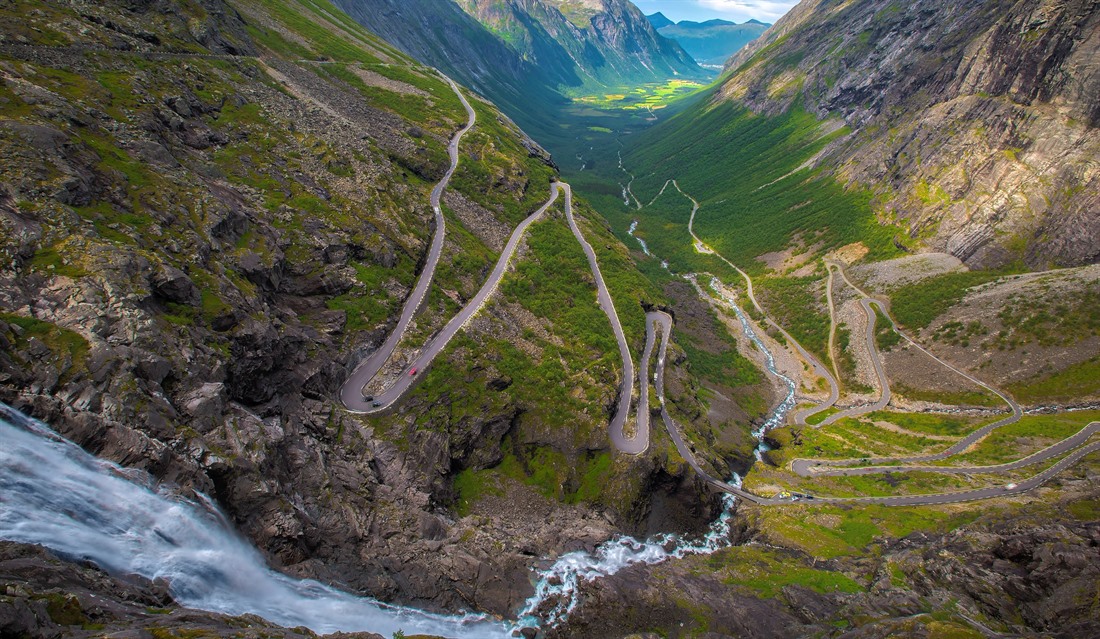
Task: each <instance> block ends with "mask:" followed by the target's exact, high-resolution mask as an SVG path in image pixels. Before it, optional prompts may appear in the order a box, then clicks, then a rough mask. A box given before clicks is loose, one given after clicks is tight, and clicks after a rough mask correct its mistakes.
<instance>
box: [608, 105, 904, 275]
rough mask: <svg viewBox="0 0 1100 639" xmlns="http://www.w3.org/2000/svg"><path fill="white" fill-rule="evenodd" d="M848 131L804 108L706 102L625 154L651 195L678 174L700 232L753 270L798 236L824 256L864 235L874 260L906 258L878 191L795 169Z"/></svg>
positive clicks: (640, 186) (640, 187) (639, 185)
mask: <svg viewBox="0 0 1100 639" xmlns="http://www.w3.org/2000/svg"><path fill="white" fill-rule="evenodd" d="M845 132H846V130H845V129H844V128H841V129H838V130H837V131H834V132H832V133H829V134H823V133H822V128H821V123H819V122H818V121H817V119H816V118H815V117H814V116H813V115H812V114H809V113H806V112H805V111H802V110H801V109H799V108H794V109H792V110H791V111H789V112H787V113H785V114H783V115H780V116H775V117H769V116H757V115H754V114H753V113H751V112H749V111H748V110H745V109H742V108H740V107H737V106H735V105H733V104H731V103H729V102H723V103H721V104H719V105H716V106H713V105H710V104H708V103H707V102H706V101H704V100H699V101H697V102H696V103H695V104H694V105H693V106H691V107H690V108H688V109H687V110H685V111H684V112H682V113H679V114H677V115H676V116H674V117H672V118H670V119H669V120H667V121H665V122H662V123H660V124H658V125H657V126H654V127H653V128H652V129H650V130H648V131H646V132H644V133H642V134H640V135H639V136H637V138H636V139H635V140H633V141H632V142H631V144H630V145H629V147H628V152H627V153H626V154H624V157H625V164H626V165H627V166H628V168H629V169H630V170H631V171H633V172H634V173H635V175H637V176H638V178H637V180H636V181H635V184H634V190H635V192H636V193H638V194H639V197H640V198H641V199H642V200H643V201H647V200H648V199H650V198H652V197H653V196H654V195H656V193H657V192H658V190H659V189H660V187H661V185H662V184H663V183H664V181H665V180H666V179H668V178H677V179H678V181H679V184H680V185H681V187H682V188H684V190H685V191H687V192H688V193H690V194H692V196H694V197H695V198H696V199H697V200H699V201H700V203H701V204H702V207H701V208H700V210H699V214H698V215H697V218H696V232H697V233H698V234H699V235H700V237H702V238H703V240H704V241H705V242H707V243H708V244H709V245H711V246H713V247H714V248H716V249H717V250H718V251H719V252H720V253H722V254H723V255H724V256H726V257H727V258H728V259H730V260H731V261H733V262H734V263H736V264H739V265H741V266H742V268H745V269H746V270H748V271H750V272H755V273H760V272H762V270H763V266H762V265H761V264H759V263H757V262H756V261H755V258H756V257H757V256H758V255H761V254H763V253H766V252H768V251H774V250H779V249H782V248H784V247H785V246H787V245H788V244H790V243H791V242H792V240H793V239H794V236H795V235H796V234H799V233H801V234H802V235H803V240H804V243H805V245H807V246H812V245H814V244H818V246H817V248H816V249H815V251H816V252H824V251H827V250H829V249H832V248H835V247H839V246H842V245H844V244H848V243H851V242H855V241H863V243H864V244H865V245H867V246H868V248H869V249H870V253H869V259H882V258H886V257H893V256H895V255H898V254H899V249H897V248H896V247H895V246H894V245H893V242H892V238H893V236H894V235H895V234H896V233H898V232H899V231H898V229H896V228H893V227H890V226H886V225H883V224H880V223H879V221H878V220H877V219H876V217H875V215H874V213H873V212H872V207H871V196H870V194H869V193H867V192H864V191H861V190H859V189H854V188H853V189H847V188H845V187H844V186H842V185H840V184H839V183H838V182H836V181H835V180H833V179H832V178H829V177H827V176H825V175H822V174H818V173H814V172H811V171H809V170H801V171H797V170H796V169H798V167H799V166H800V165H801V164H802V163H803V162H805V161H806V160H807V159H809V158H810V157H812V156H813V155H814V154H815V153H816V152H817V151H818V150H820V149H821V148H822V147H823V146H824V145H825V144H827V143H828V142H829V141H830V140H833V139H835V138H836V137H837V136H839V135H843V134H844V133H845ZM792 172H793V173H792ZM604 174H605V175H607V176H608V177H610V178H612V179H616V177H615V176H614V175H611V174H609V173H607V172H606V171H605V172H604ZM666 193H667V191H666ZM646 214H647V213H646V211H645V210H643V211H642V212H640V215H641V216H643V217H644V216H645V215H646Z"/></svg>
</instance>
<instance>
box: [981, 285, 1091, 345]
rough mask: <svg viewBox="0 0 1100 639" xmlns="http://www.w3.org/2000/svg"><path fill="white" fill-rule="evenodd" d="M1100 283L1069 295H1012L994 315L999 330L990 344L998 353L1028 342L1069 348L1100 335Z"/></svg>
mask: <svg viewBox="0 0 1100 639" xmlns="http://www.w3.org/2000/svg"><path fill="white" fill-rule="evenodd" d="M1098 308H1100V283H1094V284H1091V285H1090V286H1088V287H1086V288H1085V289H1084V290H1079V291H1075V292H1074V293H1073V295H1072V296H1064V297H1061V298H1055V299H1050V297H1049V296H1048V295H1046V294H1044V295H1027V296H1026V297H1025V296H1023V295H1012V296H1010V297H1009V299H1008V301H1007V303H1006V304H1005V305H1004V307H1003V308H1001V310H1000V311H999V312H998V313H997V318H998V319H1000V321H1001V327H1002V328H1001V330H1000V331H999V332H998V333H997V335H996V336H995V338H994V340H993V343H994V344H995V345H996V346H997V348H998V349H999V350H1005V349H1008V350H1015V349H1017V348H1019V347H1020V346H1022V345H1025V344H1028V343H1038V344H1039V345H1040V346H1068V345H1070V344H1073V343H1074V342H1076V341H1079V340H1082V339H1087V338H1089V337H1094V336H1097V335H1100V313H1098V312H1097V311H1096V309H1098Z"/></svg>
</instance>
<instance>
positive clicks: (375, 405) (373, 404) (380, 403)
mask: <svg viewBox="0 0 1100 639" xmlns="http://www.w3.org/2000/svg"><path fill="white" fill-rule="evenodd" d="M381 405H382V402H372V403H371V406H374V407H375V408H378V407H379V406H381Z"/></svg>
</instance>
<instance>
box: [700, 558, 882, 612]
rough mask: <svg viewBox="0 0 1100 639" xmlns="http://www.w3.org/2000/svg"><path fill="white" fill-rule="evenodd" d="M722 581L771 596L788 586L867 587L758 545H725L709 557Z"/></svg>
mask: <svg viewBox="0 0 1100 639" xmlns="http://www.w3.org/2000/svg"><path fill="white" fill-rule="evenodd" d="M705 561H706V565H707V567H708V568H710V569H712V570H713V571H714V572H715V573H716V576H718V577H720V578H721V579H722V582H723V583H725V584H727V585H730V586H737V587H740V588H744V589H747V590H750V591H752V592H753V594H755V595H756V596H758V597H761V598H765V599H772V598H775V597H776V596H778V595H779V594H781V592H782V590H783V589H784V588H786V587H787V586H801V587H803V588H808V589H809V590H813V591H814V592H819V593H829V592H845V593H854V592H861V591H862V590H863V589H864V588H863V586H862V585H860V584H859V583H858V582H856V581H855V580H853V579H852V578H851V577H848V576H847V575H845V574H843V573H841V572H836V571H832V570H824V569H820V568H811V567H809V566H805V565H803V564H802V562H800V561H798V560H796V559H795V558H794V557H791V556H786V554H784V553H780V552H777V551H775V550H772V549H767V548H761V547H759V546H734V547H731V548H724V549H722V550H720V551H718V552H716V553H714V554H713V555H711V556H710V557H708V558H707V559H706V560H705Z"/></svg>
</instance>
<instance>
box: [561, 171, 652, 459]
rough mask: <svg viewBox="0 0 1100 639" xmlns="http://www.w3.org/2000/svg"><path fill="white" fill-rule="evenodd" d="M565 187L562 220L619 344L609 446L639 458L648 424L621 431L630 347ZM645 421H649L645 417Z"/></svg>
mask: <svg viewBox="0 0 1100 639" xmlns="http://www.w3.org/2000/svg"><path fill="white" fill-rule="evenodd" d="M564 188H565V217H566V219H567V220H568V221H569V229H570V230H572V231H573V237H575V238H577V242H578V243H579V244H580V245H581V248H582V249H584V254H585V257H587V258H588V267H589V268H590V269H591V270H592V277H593V278H595V280H596V301H597V302H598V303H599V305H600V308H601V309H603V312H604V314H605V315H607V320H608V321H609V322H611V330H612V332H614V333H615V341H616V342H618V344H619V356H620V357H621V358H622V363H623V381H622V385H621V386H620V387H619V401H618V406H617V408H616V409H615V415H614V416H613V417H612V418H611V423H610V424H609V425H608V427H607V428H608V434H609V435H610V437H611V444H612V445H613V446H614V447H615V448H616V449H617V450H619V451H621V452H624V453H629V454H631V455H638V454H641V453H644V452H645V451H646V449H647V448H649V427H648V421H647V422H646V428H644V429H643V428H642V427H641V425H640V424H638V427H637V428H636V429H635V433H634V436H633V437H627V435H626V433H625V432H624V430H623V428H624V426H626V418H627V416H628V415H629V414H630V395H631V392H632V390H633V386H634V361H633V360H632V359H631V357H630V347H629V346H627V343H626V335H625V334H624V333H623V325H622V324H621V323H620V322H619V314H618V313H617V312H616V311H615V302H614V301H613V300H612V299H611V293H609V292H608V290H607V285H606V284H604V281H603V274H602V273H601V272H600V265H599V263H597V262H596V252H595V251H593V250H592V245H591V244H589V243H588V240H586V239H584V234H583V233H581V230H580V228H578V227H577V221H576V219H574V218H573V192H572V191H571V190H570V189H569V185H564ZM643 375H644V373H643ZM643 392H645V391H643ZM641 412H642V408H639V409H638V413H639V415H640V414H641ZM639 419H640V418H639ZM646 419H647V420H648V415H647V416H646Z"/></svg>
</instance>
